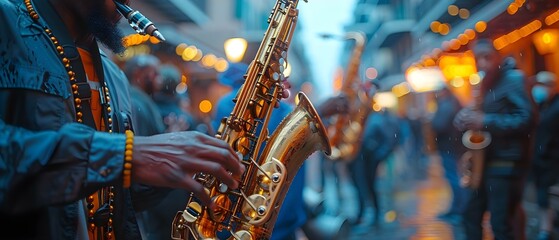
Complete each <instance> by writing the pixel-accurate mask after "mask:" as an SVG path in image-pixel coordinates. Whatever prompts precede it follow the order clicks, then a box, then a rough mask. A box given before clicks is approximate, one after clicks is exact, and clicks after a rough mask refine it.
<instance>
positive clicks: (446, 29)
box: [439, 23, 450, 35]
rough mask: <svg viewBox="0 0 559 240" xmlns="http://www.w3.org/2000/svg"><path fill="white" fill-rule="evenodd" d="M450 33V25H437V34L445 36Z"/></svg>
mask: <svg viewBox="0 0 559 240" xmlns="http://www.w3.org/2000/svg"><path fill="white" fill-rule="evenodd" d="M449 32H450V25H449V24H448V23H443V24H441V25H439V33H440V34H442V35H447V34H448V33H449Z"/></svg>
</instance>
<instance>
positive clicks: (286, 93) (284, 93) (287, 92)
mask: <svg viewBox="0 0 559 240" xmlns="http://www.w3.org/2000/svg"><path fill="white" fill-rule="evenodd" d="M290 88H291V83H289V81H288V80H287V79H285V80H284V81H283V82H282V84H281V89H282V93H281V96H280V97H281V99H279V101H283V100H285V99H288V98H289V96H291V91H290V90H289V89H290ZM279 101H277V102H276V105H275V106H274V107H275V108H279V106H280V103H279Z"/></svg>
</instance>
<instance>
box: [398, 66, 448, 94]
mask: <svg viewBox="0 0 559 240" xmlns="http://www.w3.org/2000/svg"><path fill="white" fill-rule="evenodd" d="M406 81H407V82H408V83H409V85H410V87H411V88H412V89H413V90H414V91H415V92H429V91H435V90H438V89H440V88H441V87H442V86H443V85H444V76H443V74H442V73H441V70H440V69H439V68H438V67H423V68H415V67H411V68H408V70H407V71H406Z"/></svg>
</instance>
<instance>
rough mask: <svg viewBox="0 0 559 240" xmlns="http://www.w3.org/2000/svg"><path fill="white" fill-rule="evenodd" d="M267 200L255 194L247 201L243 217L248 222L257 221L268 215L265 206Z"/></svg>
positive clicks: (244, 205)
mask: <svg viewBox="0 0 559 240" xmlns="http://www.w3.org/2000/svg"><path fill="white" fill-rule="evenodd" d="M265 204H266V198H265V197H264V196H262V195H260V194H253V195H251V196H249V197H248V198H247V199H245V202H244V204H243V215H244V216H245V218H246V219H247V220H257V218H258V217H261V216H264V215H266V213H267V208H266V206H265Z"/></svg>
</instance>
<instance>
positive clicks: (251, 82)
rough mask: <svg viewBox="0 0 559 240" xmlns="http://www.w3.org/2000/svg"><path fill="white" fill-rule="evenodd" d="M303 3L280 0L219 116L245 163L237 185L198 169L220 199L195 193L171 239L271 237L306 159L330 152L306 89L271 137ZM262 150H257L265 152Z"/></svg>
mask: <svg viewBox="0 0 559 240" xmlns="http://www.w3.org/2000/svg"><path fill="white" fill-rule="evenodd" d="M297 4H298V0H288V1H286V0H278V1H277V2H276V3H275V6H274V9H273V10H272V13H271V15H270V17H269V18H268V23H269V26H268V29H267V30H266V32H265V34H264V39H263V40H262V42H261V45H260V48H259V50H258V52H257V54H256V56H255V59H254V60H253V61H252V63H251V64H250V66H249V68H248V70H247V73H246V75H245V83H244V84H243V86H242V87H241V88H240V90H239V92H238V93H237V96H236V98H235V100H234V101H235V103H236V104H235V107H234V108H233V111H232V112H231V114H230V115H229V116H228V117H226V118H224V119H223V120H222V121H221V125H220V127H219V128H218V130H217V134H216V137H217V138H220V139H223V140H224V141H226V142H227V143H228V144H229V145H230V146H231V147H232V148H233V149H234V150H235V151H237V152H238V153H239V154H241V155H242V160H241V161H242V163H243V164H244V165H245V167H246V169H247V170H246V171H245V173H243V175H242V176H241V179H240V181H239V188H238V189H235V190H233V189H229V188H228V187H227V186H226V185H224V184H223V183H220V182H219V181H218V180H217V179H216V178H215V177H214V176H211V175H208V174H203V173H198V174H196V176H195V178H196V180H197V181H199V182H200V183H202V184H203V185H204V186H205V188H206V191H207V192H208V193H209V195H210V198H211V199H212V201H213V202H214V203H215V206H216V207H215V208H214V209H209V208H208V207H206V206H201V204H200V203H199V201H198V200H197V199H196V198H195V197H194V196H193V195H192V194H191V195H190V197H189V199H188V202H187V206H186V209H185V210H184V211H180V212H178V213H177V214H176V216H175V218H174V220H173V223H172V232H171V238H172V239H197V240H198V239H199V240H202V239H204V240H206V239H218V232H219V233H220V236H222V235H221V234H229V235H230V237H228V238H229V239H243V240H249V239H251V240H256V239H269V238H270V236H271V234H272V230H273V227H274V223H275V222H276V218H277V215H278V212H279V210H280V207H281V204H282V202H283V200H284V198H285V195H286V193H287V190H288V189H289V186H290V184H291V182H292V180H293V178H294V177H295V174H296V173H297V170H298V169H299V168H300V167H301V165H302V164H303V162H304V160H305V159H306V158H307V157H308V156H309V155H310V154H312V153H313V152H315V151H317V150H323V151H324V152H325V153H326V154H329V153H330V146H329V142H328V139H327V136H326V131H325V129H324V126H323V124H322V121H321V120H320V117H319V116H318V114H317V113H316V111H315V109H314V107H313V105H312V104H311V102H310V101H309V100H308V98H307V97H306V96H305V95H304V94H303V93H299V94H298V95H297V97H298V98H297V99H298V103H297V107H296V108H295V109H294V110H293V111H292V112H291V113H290V114H289V115H288V116H286V117H285V118H284V119H283V120H282V122H281V123H280V125H279V126H278V127H277V128H276V130H275V131H274V133H273V134H272V135H271V136H268V129H267V126H268V122H269V120H270V116H271V113H272V111H273V109H274V106H275V104H276V103H277V102H278V101H280V99H281V97H282V92H283V89H282V87H281V81H282V80H283V79H284V76H283V74H282V72H283V67H284V63H285V60H286V58H287V50H288V47H289V45H290V43H291V38H292V36H293V31H294V30H295V25H296V22H297V16H298V10H297ZM261 147H264V149H263V151H262V152H261V153H259V152H260V151H259V149H261Z"/></svg>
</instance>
